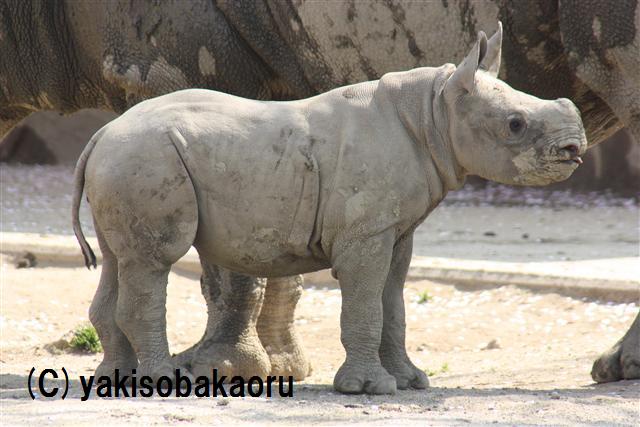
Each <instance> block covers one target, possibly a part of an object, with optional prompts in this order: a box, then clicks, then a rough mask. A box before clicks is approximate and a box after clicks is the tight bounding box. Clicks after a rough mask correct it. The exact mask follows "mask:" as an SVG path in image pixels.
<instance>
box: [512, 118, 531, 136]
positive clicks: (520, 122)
mask: <svg viewBox="0 0 640 427" xmlns="http://www.w3.org/2000/svg"><path fill="white" fill-rule="evenodd" d="M508 120H509V130H510V131H511V133H512V134H513V135H520V134H521V133H522V132H523V131H524V130H525V128H526V127H527V123H526V122H525V121H524V118H522V116H520V115H519V114H518V115H515V114H514V115H511V116H509V119H508Z"/></svg>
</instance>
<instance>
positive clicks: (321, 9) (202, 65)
mask: <svg viewBox="0 0 640 427" xmlns="http://www.w3.org/2000/svg"><path fill="white" fill-rule="evenodd" d="M497 20H502V22H504V24H505V40H504V46H503V64H502V67H501V77H502V79H503V80H505V81H506V82H507V83H509V84H510V85H511V86H513V87H514V88H516V89H519V90H522V91H525V92H527V93H531V94H534V95H536V96H539V97H541V98H547V99H554V98H560V97H566V98H570V99H571V100H572V101H573V102H574V103H575V104H576V105H577V106H578V108H579V109H580V111H581V114H582V119H583V122H584V124H585V129H586V133H587V137H588V140H589V144H595V143H598V142H600V141H602V140H604V139H606V138H607V137H608V136H610V135H612V134H613V133H614V132H615V131H616V130H618V129H619V128H620V127H621V126H623V125H626V126H627V127H628V128H629V129H630V130H631V131H632V133H633V135H634V137H635V138H636V140H640V131H639V130H638V126H639V123H640V120H639V117H640V115H639V113H638V111H639V109H638V102H639V100H640V80H639V79H640V73H638V72H637V70H638V69H639V68H640V41H639V40H640V39H639V37H640V36H639V33H640V30H639V29H640V7H639V6H638V1H637V0H620V1H615V2H600V1H596V0H584V1H583V0H561V1H556V0H537V1H518V2H514V1H511V0H496V1H494V2H491V1H481V2H469V1H466V0H443V1H441V2H436V1H432V2H414V1H397V2H390V1H380V2H357V1H354V0H351V1H344V2H333V3H332V5H331V7H326V5H324V4H323V3H322V2H304V3H302V2H295V3H294V2H292V1H288V0H278V1H274V0H261V1H260V0H257V1H251V2H237V1H217V2H211V1H209V0H192V1H190V2H188V3H185V2H162V3H160V4H157V3H154V2H144V1H135V2H129V1H124V0H122V1H109V2H78V1H48V0H47V1H44V0H32V1H22V0H0V58H2V60H0V135H3V134H5V133H6V132H7V131H8V130H9V129H11V128H12V127H13V126H14V125H15V124H16V123H17V122H18V121H19V120H21V119H22V118H24V117H26V116H27V115H28V114H30V113H31V112H34V111H38V110H45V109H55V110H58V111H62V112H64V113H71V112H74V111H77V110H78V109H81V108H92V107H93V108H102V109H107V110H111V111H115V112H117V113H122V112H124V111H125V110H126V109H127V108H128V107H131V106H133V105H134V104H135V103H137V102H139V101H141V100H144V99H147V98H150V97H154V96H159V95H162V94H165V93H169V92H172V91H175V90H179V89H185V88H190V87H203V88H210V89H217V90H221V91H224V92H227V93H231V94H235V95H239V96H243V97H248V98H254V99H294V98H303V97H308V96H311V95H314V94H316V93H319V92H323V91H326V90H329V89H332V88H334V87H337V86H341V85H345V84H350V83H356V82H360V81H364V80H373V79H376V78H378V77H379V76H381V75H383V74H384V73H386V72H389V71H397V70H402V69H410V68H414V67H418V66H423V65H434V64H442V63H444V62H446V61H451V60H452V59H454V60H456V61H457V60H460V59H462V57H463V55H464V54H465V53H466V52H467V51H468V48H469V46H470V45H471V44H472V43H473V42H475V36H476V28H488V29H491V28H495V25H496V22H497ZM211 277H218V276H216V275H213V276H206V275H205V276H203V289H204V290H210V291H211V292H213V293H214V294H215V295H220V292H219V288H220V287H221V286H222V284H221V282H220V281H215V280H213V279H211ZM270 281H271V280H270ZM208 282H211V283H210V284H207V283H208ZM288 282H289V283H295V281H291V280H289V279H288ZM205 297H206V299H207V301H212V300H213V298H212V295H205ZM294 306H295V304H294V305H292V306H291V307H294ZM269 307H270V304H267V303H265V309H266V310H270V308H269ZM218 308H219V307H218ZM213 311H214V310H213V309H212V308H211V307H210V312H211V313H213ZM263 311H264V310H263ZM282 312H283V313H284V310H283V311H282ZM209 323H210V324H211V322H209ZM638 325H639V322H638V319H636V322H634V326H632V329H631V330H630V332H629V333H628V334H627V335H626V337H637V336H640V326H638ZM634 328H635V329H634ZM211 333H212V331H211V330H210V329H208V330H207V334H206V335H211ZM285 335H288V336H295V333H294V331H293V330H291V331H289V332H287V333H285ZM204 338H206V336H205V337H203V340H204ZM263 341H264V340H263ZM291 342H297V341H296V340H295V339H292V341H291ZM625 342H626V341H624V340H623V341H621V343H619V345H617V346H615V347H614V348H613V349H612V351H610V352H608V353H607V354H606V355H604V356H603V358H601V359H599V361H598V362H597V363H596V365H595V366H594V373H593V376H594V379H596V380H597V381H612V380H617V379H621V378H638V377H640V346H637V345H633V343H630V344H629V345H625V344H624V343H625ZM263 343H264V342H263ZM212 351H213V350H212ZM622 360H624V361H625V362H624V363H623V362H622ZM295 364H298V365H299V364H302V365H305V366H306V362H304V363H303V362H301V361H298V362H296V363H294V365H295Z"/></svg>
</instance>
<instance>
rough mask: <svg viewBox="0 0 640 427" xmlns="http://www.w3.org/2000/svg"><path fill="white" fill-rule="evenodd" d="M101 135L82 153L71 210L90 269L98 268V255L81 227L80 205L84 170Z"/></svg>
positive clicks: (77, 234)
mask: <svg viewBox="0 0 640 427" xmlns="http://www.w3.org/2000/svg"><path fill="white" fill-rule="evenodd" d="M101 134H102V131H98V132H97V133H96V134H95V135H93V137H92V138H91V139H90V140H89V143H88V144H87V146H86V147H85V148H84V150H83V151H82V154H80V158H79V159H78V163H76V170H75V173H74V177H73V205H72V208H71V218H72V222H73V232H74V233H75V235H76V239H78V243H80V248H81V249H82V255H84V264H85V265H86V266H87V268H88V269H91V266H93V268H96V255H95V254H94V253H93V250H92V249H91V246H89V243H88V242H87V239H86V238H85V237H84V233H83V232H82V227H81V226H80V203H81V202H82V192H83V191H84V170H85V167H86V166H87V160H88V159H89V156H90V155H91V152H92V151H93V147H95V146H96V143H97V142H98V139H99V137H100V135H101Z"/></svg>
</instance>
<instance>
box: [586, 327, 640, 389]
mask: <svg viewBox="0 0 640 427" xmlns="http://www.w3.org/2000/svg"><path fill="white" fill-rule="evenodd" d="M625 338H627V339H628V337H625ZM629 341H632V340H629ZM631 344H632V343H626V340H620V341H618V343H616V345H614V346H613V347H612V348H610V349H609V350H608V351H606V352H605V353H603V354H602V355H601V356H600V357H599V358H598V359H597V360H596V361H595V362H594V363H593V369H592V370H591V377H592V378H593V379H594V381H596V382H598V383H606V382H611V381H619V380H623V379H624V380H631V379H637V378H640V348H635V346H634V345H631Z"/></svg>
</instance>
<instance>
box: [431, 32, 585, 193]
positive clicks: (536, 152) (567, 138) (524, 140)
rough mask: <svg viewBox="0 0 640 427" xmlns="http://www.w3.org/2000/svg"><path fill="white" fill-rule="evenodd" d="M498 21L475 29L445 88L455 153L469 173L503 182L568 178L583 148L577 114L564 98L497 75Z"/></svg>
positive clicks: (498, 63) (524, 182) (499, 42)
mask: <svg viewBox="0 0 640 427" xmlns="http://www.w3.org/2000/svg"><path fill="white" fill-rule="evenodd" d="M501 45H502V26H501V25H499V28H498V31H497V32H496V34H494V35H493V36H492V37H491V39H489V40H487V38H486V36H485V35H484V33H482V32H480V34H479V35H478V41H477V43H476V44H475V46H474V47H473V48H472V50H471V52H470V53H469V55H468V56H467V57H466V58H465V59H464V60H463V61H462V62H461V63H460V65H459V66H458V67H457V68H456V70H455V71H454V72H453V74H451V76H450V77H449V79H448V80H447V82H446V84H445V87H444V92H443V95H444V98H445V102H446V104H447V113H448V117H449V120H448V121H449V123H448V126H449V135H450V137H451V143H452V146H453V151H454V155H455V157H456V159H457V161H458V163H459V164H460V166H461V167H462V168H463V169H464V170H465V171H466V172H467V173H469V174H473V175H480V176H481V177H483V178H486V179H490V180H493V181H497V182H501V183H505V184H520V185H545V184H549V183H552V182H556V181H562V180H564V179H567V178H568V177H569V176H570V175H571V173H572V172H573V171H574V170H575V169H576V168H577V167H578V165H579V164H581V163H582V159H581V158H580V155H582V154H583V153H584V151H585V150H586V148H587V142H586V137H585V133H584V128H583V126H582V121H581V119H580V113H579V111H578V109H577V108H576V107H575V105H574V104H573V103H572V102H571V101H569V100H568V99H557V100H555V101H548V100H543V99H539V98H536V97H534V96H531V95H527V94H525V93H522V92H519V91H517V90H515V89H513V88H511V87H510V86H509V85H507V84H506V83H504V82H503V81H501V80H499V79H498V78H497V75H498V70H499V68H500V51H501Z"/></svg>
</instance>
